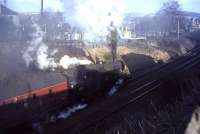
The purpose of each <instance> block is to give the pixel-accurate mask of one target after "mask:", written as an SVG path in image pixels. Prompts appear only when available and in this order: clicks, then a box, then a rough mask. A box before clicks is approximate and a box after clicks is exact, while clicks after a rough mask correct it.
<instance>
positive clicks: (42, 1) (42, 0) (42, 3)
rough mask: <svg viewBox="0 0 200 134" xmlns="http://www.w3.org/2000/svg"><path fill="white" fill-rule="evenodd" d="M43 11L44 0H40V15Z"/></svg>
mask: <svg viewBox="0 0 200 134" xmlns="http://www.w3.org/2000/svg"><path fill="white" fill-rule="evenodd" d="M43 12H44V0H41V16H42V15H43Z"/></svg>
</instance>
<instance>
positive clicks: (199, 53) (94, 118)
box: [18, 48, 200, 134]
mask: <svg viewBox="0 0 200 134" xmlns="http://www.w3.org/2000/svg"><path fill="white" fill-rule="evenodd" d="M194 53H195V55H194ZM199 59H200V48H197V49H195V50H193V51H191V52H189V53H187V54H186V55H184V56H183V57H181V58H179V59H177V60H175V61H173V62H170V63H168V64H164V65H162V66H159V67H156V68H154V69H152V70H150V71H148V72H145V73H144V74H142V75H140V76H138V77H136V78H133V79H130V80H129V81H128V82H127V83H126V85H127V86H125V87H124V88H123V90H126V93H122V94H120V95H119V94H117V95H115V96H113V97H112V99H109V100H108V101H106V103H105V104H100V105H98V109H96V110H94V111H91V112H89V113H88V114H84V115H82V116H81V117H77V118H76V119H75V120H76V121H75V122H73V121H72V119H70V121H72V123H70V124H69V125H67V124H66V125H65V126H63V127H59V128H62V129H57V128H55V127H53V129H49V130H47V131H49V132H50V133H51V132H52V130H53V131H54V132H57V133H61V134H62V133H65V132H66V131H68V130H72V131H71V133H78V132H84V131H85V130H87V128H90V127H92V126H93V125H94V124H97V123H98V122H101V121H103V120H105V119H106V118H108V117H109V116H110V115H112V114H114V113H117V112H119V111H121V110H122V109H123V108H124V107H127V106H128V105H130V104H133V103H135V102H136V101H138V100H139V99H141V98H143V97H144V96H147V95H148V94H150V93H152V92H154V91H156V90H157V89H158V88H159V87H160V86H161V85H162V82H161V81H160V80H159V79H161V78H162V77H165V76H167V75H169V74H171V73H174V72H180V71H185V70H188V69H190V68H191V67H193V66H195V65H196V64H198V63H200V60H199ZM157 74H161V75H159V76H158V75H157ZM141 85H142V86H141ZM116 103H117V105H116ZM54 109H55V108H54ZM49 111H51V110H50V109H49V110H48V112H49ZM45 112H47V111H45ZM82 117H84V118H82ZM35 118H38V117H35ZM83 124H84V125H83ZM18 125H20V124H18ZM61 126H62V125H61ZM71 128H75V130H74V129H71ZM77 128H78V129H77Z"/></svg>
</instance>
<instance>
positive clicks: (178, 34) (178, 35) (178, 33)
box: [177, 18, 180, 40]
mask: <svg viewBox="0 0 200 134" xmlns="http://www.w3.org/2000/svg"><path fill="white" fill-rule="evenodd" d="M177 37H178V40H179V39H180V21H179V18H178V32H177Z"/></svg>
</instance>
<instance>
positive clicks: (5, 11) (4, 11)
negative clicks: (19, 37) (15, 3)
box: [0, 4, 17, 15]
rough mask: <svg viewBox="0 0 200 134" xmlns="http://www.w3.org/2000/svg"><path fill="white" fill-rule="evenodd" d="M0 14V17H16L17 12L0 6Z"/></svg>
mask: <svg viewBox="0 0 200 134" xmlns="http://www.w3.org/2000/svg"><path fill="white" fill-rule="evenodd" d="M0 14H1V15H17V12H15V11H12V10H11V9H9V8H7V7H6V6H4V5H2V4H0Z"/></svg>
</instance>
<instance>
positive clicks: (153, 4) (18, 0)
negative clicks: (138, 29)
mask: <svg viewBox="0 0 200 134" xmlns="http://www.w3.org/2000/svg"><path fill="white" fill-rule="evenodd" d="M2 1H3V0H2ZM62 1H63V2H64V3H65V4H64V6H62V3H60V2H59V0H44V2H45V7H46V8H48V9H51V8H52V7H53V10H55V11H56V10H63V9H61V8H62V7H63V8H64V9H67V10H68V11H70V10H73V6H74V1H80V0H62ZM94 1H97V4H98V1H101V0H94ZM115 1H116V2H117V1H118V0H115ZM166 1H167V0H124V2H125V3H126V5H127V7H126V12H140V13H153V12H156V11H157V10H159V8H160V7H161V6H162V4H163V2H166ZM178 1H179V2H180V4H181V5H182V9H183V10H186V11H193V12H199V13H200V0H178ZM104 4H106V3H104ZM7 5H8V6H9V7H10V8H12V9H13V10H15V11H19V12H26V11H29V12H38V11H40V0H7Z"/></svg>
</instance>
